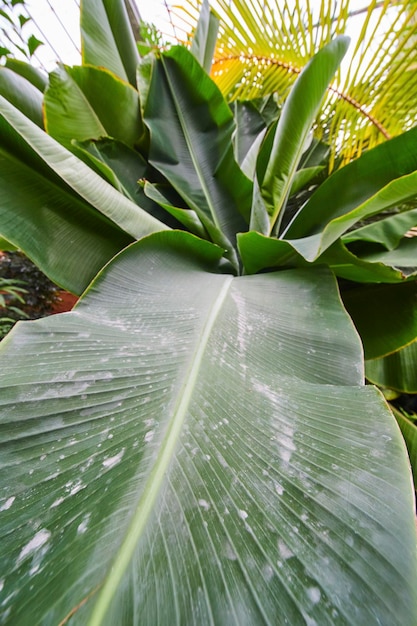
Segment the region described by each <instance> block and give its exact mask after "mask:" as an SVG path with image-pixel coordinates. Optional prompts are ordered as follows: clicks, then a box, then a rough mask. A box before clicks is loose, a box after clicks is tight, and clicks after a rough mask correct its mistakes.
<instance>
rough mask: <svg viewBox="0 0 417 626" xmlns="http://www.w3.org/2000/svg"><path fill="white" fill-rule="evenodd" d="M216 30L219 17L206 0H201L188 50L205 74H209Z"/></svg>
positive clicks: (217, 29)
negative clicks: (198, 14)
mask: <svg viewBox="0 0 417 626" xmlns="http://www.w3.org/2000/svg"><path fill="white" fill-rule="evenodd" d="M218 31H219V19H218V18H217V17H216V15H215V14H214V13H213V11H212V10H211V9H210V6H209V3H208V0H203V3H202V5H201V9H200V16H199V18H198V22H197V27H196V30H195V33H194V37H193V40H192V43H191V48H190V50H191V52H192V54H193V55H194V56H195V58H196V59H197V61H198V62H199V63H200V65H201V66H202V67H203V68H204V69H205V70H206V72H207V74H210V69H211V63H212V60H213V55H214V50H215V48H216V41H217V33H218Z"/></svg>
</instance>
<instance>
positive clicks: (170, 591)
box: [0, 232, 417, 626]
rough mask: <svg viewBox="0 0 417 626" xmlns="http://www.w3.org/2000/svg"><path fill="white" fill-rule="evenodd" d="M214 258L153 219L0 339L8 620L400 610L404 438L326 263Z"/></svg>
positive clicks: (278, 619)
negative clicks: (155, 230)
mask: <svg viewBox="0 0 417 626" xmlns="http://www.w3.org/2000/svg"><path fill="white" fill-rule="evenodd" d="M216 259H218V250H217V249H216V248H214V247H213V246H211V245H210V244H208V243H206V242H203V241H201V240H198V239H196V238H193V237H192V236H190V235H187V234H186V233H174V232H168V233H160V234H157V235H154V236H151V237H148V238H146V239H144V240H142V241H141V242H139V243H138V244H134V245H133V246H131V247H129V248H128V249H127V250H125V251H124V252H122V253H121V254H120V255H119V256H118V257H117V258H116V259H115V260H114V261H113V262H112V263H110V264H109V265H108V266H107V267H106V268H105V269H104V270H103V272H101V274H100V275H99V276H98V277H97V279H96V280H95V281H94V283H93V284H92V286H91V287H90V289H89V290H88V292H87V293H86V295H85V296H84V298H83V299H82V300H81V301H80V303H79V304H78V306H77V307H76V308H75V310H74V311H72V312H71V313H67V314H65V315H63V316H53V317H52V318H46V319H43V320H40V321H37V322H34V323H24V322H23V323H19V324H18V327H17V328H16V329H15V330H14V331H12V333H11V335H9V336H8V337H7V338H6V340H5V341H4V343H3V346H2V358H3V360H7V359H9V358H12V359H13V370H12V369H9V370H7V369H4V368H3V369H2V371H1V378H2V393H1V394H0V398H1V400H0V403H1V404H2V406H3V412H2V417H1V431H0V432H1V434H2V441H3V442H4V443H3V450H2V462H3V470H4V471H3V472H2V473H1V476H0V481H1V486H2V492H1V493H2V498H3V500H2V501H1V505H0V506H1V508H2V518H3V519H2V526H1V528H2V540H1V546H0V550H1V554H2V583H3V589H2V593H3V597H4V601H3V604H2V607H1V610H2V619H3V621H5V620H6V619H7V620H8V622H9V623H10V624H11V623H13V624H25V623H41V624H58V623H60V622H66V621H67V620H69V619H70V618H71V622H72V623H73V624H80V625H81V624H82V625H88V626H95V625H98V624H136V623H139V622H141V623H143V624H159V625H161V626H162V625H164V624H167V625H172V624H192V623H198V624H219V625H220V624H224V625H226V624H227V625H228V626H229V625H231V624H234V625H236V626H240V625H241V624H243V623H250V624H258V623H259V624H260V623H269V624H285V623H288V624H291V625H296V626H298V625H300V626H301V624H305V623H306V622H310V623H311V624H312V623H313V621H314V622H315V623H317V624H334V623H336V622H337V621H338V622H340V623H345V624H351V625H352V626H356V625H357V624H365V623H376V622H379V623H383V624H401V626H412V625H413V624H415V622H416V620H417V602H416V595H417V592H416V589H417V563H416V553H415V522H414V515H413V494H412V491H411V484H410V474H409V467H408V461H407V458H406V454H405V448H404V444H403V441H402V438H401V436H400V433H399V431H398V429H397V425H396V424H395V422H394V419H393V417H392V414H391V413H390V412H389V411H388V410H387V407H386V404H385V402H384V400H383V398H382V396H381V394H379V393H378V392H377V391H376V390H375V389H374V388H371V387H366V386H364V385H363V384H362V375H363V373H362V367H361V357H360V353H361V347H360V344H359V342H358V340H357V335H356V333H355V331H354V329H353V327H352V325H351V323H350V320H349V318H348V317H347V315H346V313H345V311H344V310H343V308H342V306H341V304H340V300H339V297H338V294H337V290H336V286H335V282H334V280H333V278H332V277H331V276H330V275H329V274H328V273H327V272H325V271H318V272H311V271H290V272H279V273H274V274H264V275H259V276H249V277H239V278H233V277H232V276H230V275H223V274H216V273H213V263H216V262H217V261H216ZM393 502H394V503H395V506H393V504H392V503H393ZM399 529H400V530H401V532H399Z"/></svg>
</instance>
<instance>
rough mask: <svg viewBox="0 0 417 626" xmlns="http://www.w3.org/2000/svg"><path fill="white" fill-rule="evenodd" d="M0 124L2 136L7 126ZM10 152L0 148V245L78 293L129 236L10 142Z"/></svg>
mask: <svg viewBox="0 0 417 626" xmlns="http://www.w3.org/2000/svg"><path fill="white" fill-rule="evenodd" d="M0 128H1V131H2V139H3V141H4V138H5V136H6V132H7V129H5V128H4V125H0ZM13 153H14V154H13V156H12V154H11V153H9V152H6V151H5V150H3V149H1V148H0V235H1V238H0V248H1V249H2V250H5V249H10V244H12V245H13V244H14V246H15V247H17V248H20V249H21V250H23V251H24V252H25V254H26V255H27V256H28V257H29V258H30V259H32V261H34V263H36V265H37V266H38V267H40V268H41V269H42V270H43V271H44V273H45V274H47V275H48V276H49V278H50V279H51V280H53V281H54V282H55V283H57V284H58V285H61V286H62V287H64V288H65V289H67V290H69V291H72V292H73V293H77V294H80V293H81V292H82V291H84V289H85V288H86V287H87V285H88V284H89V282H90V281H91V280H92V278H93V277H94V276H95V275H96V274H97V272H98V271H99V270H100V269H101V268H102V267H103V265H104V264H105V263H107V261H109V260H110V259H111V258H112V257H113V256H114V255H115V254H116V253H117V252H119V250H121V249H122V248H124V247H125V246H127V245H128V244H129V243H130V242H131V241H132V239H131V237H129V236H128V235H126V233H124V232H122V231H121V230H120V229H119V228H117V227H116V226H115V225H114V224H112V223H111V222H110V221H109V220H107V219H106V218H104V217H103V216H102V215H101V213H99V212H98V211H96V210H95V209H94V208H93V207H92V206H91V205H90V204H88V203H87V202H86V201H85V200H83V199H82V198H80V196H78V195H77V194H75V193H74V192H73V191H71V189H70V188H62V187H61V186H60V185H59V182H58V181H57V180H56V179H55V177H54V176H53V173H52V172H48V171H47V170H42V168H39V169H37V168H34V167H33V164H32V166H28V164H27V163H25V161H24V160H23V159H19V158H18V155H17V154H16V144H15V146H14V149H13ZM4 239H6V240H7V242H9V243H8V245H4Z"/></svg>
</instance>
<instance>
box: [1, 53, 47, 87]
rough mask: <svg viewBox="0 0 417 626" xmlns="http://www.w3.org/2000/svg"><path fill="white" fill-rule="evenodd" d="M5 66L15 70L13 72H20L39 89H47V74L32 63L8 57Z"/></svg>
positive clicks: (20, 74)
mask: <svg viewBox="0 0 417 626" xmlns="http://www.w3.org/2000/svg"><path fill="white" fill-rule="evenodd" d="M5 67H7V68H9V69H10V70H13V72H15V73H16V74H19V76H22V77H23V78H26V80H28V81H29V82H30V83H32V85H33V86H34V87H36V88H37V89H39V91H42V92H44V91H45V89H46V86H47V84H48V79H47V76H46V75H45V73H44V72H42V71H41V70H39V69H38V68H36V67H33V65H30V63H26V62H25V61H19V60H18V59H7V61H6V64H5Z"/></svg>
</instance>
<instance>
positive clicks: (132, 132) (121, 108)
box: [44, 66, 144, 148]
mask: <svg viewBox="0 0 417 626" xmlns="http://www.w3.org/2000/svg"><path fill="white" fill-rule="evenodd" d="M44 106H45V124H46V128H47V131H48V133H49V134H50V135H51V136H52V137H54V138H55V139H57V140H58V141H59V142H60V143H62V144H63V145H65V146H66V147H67V148H71V141H72V140H73V139H76V140H77V141H85V140H88V139H100V138H102V137H106V136H110V137H113V138H114V139H117V140H119V141H122V142H123V143H125V144H126V145H127V146H129V147H132V148H133V146H135V144H137V143H138V142H139V140H140V138H141V136H142V135H143V132H144V130H143V124H142V119H141V115H140V109H139V97H138V92H137V91H136V89H133V87H131V86H130V85H129V84H128V83H125V82H123V81H122V80H120V79H119V78H117V77H116V76H115V75H114V74H112V73H111V72H109V71H108V70H104V69H101V68H96V67H72V68H71V67H63V66H59V67H58V68H57V69H56V70H54V71H53V72H51V74H50V75H49V87H48V89H47V90H46V92H45V105H44ZM121 112H122V114H121Z"/></svg>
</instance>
